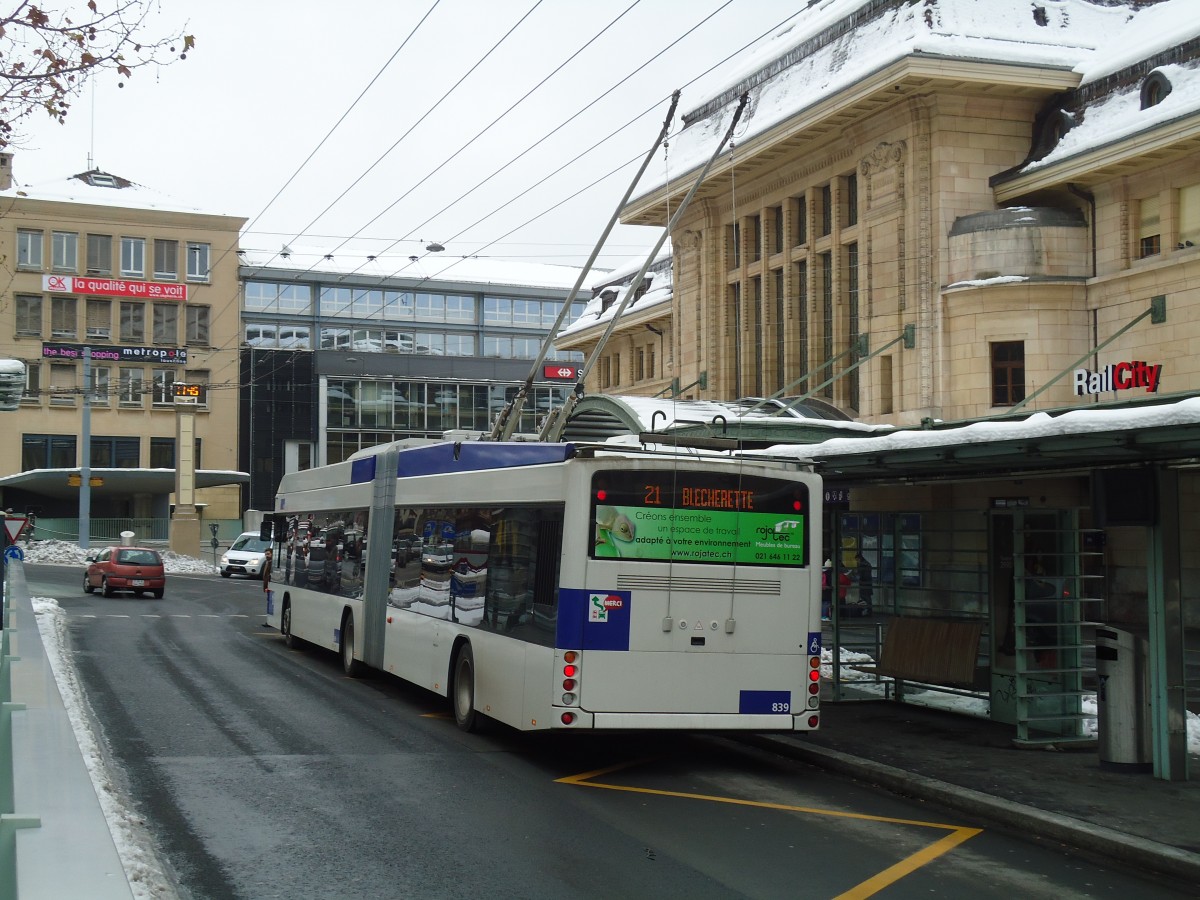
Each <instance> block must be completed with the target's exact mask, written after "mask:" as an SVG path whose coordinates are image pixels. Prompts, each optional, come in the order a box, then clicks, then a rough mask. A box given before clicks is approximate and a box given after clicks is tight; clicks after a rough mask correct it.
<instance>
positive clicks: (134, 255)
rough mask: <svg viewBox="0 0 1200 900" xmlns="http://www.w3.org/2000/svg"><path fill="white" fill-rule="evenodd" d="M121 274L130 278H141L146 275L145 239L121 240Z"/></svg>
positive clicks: (129, 238) (131, 238)
mask: <svg viewBox="0 0 1200 900" xmlns="http://www.w3.org/2000/svg"><path fill="white" fill-rule="evenodd" d="M121 274H122V275H125V276H127V277H129V278H141V277H142V276H143V275H145V274H146V239H145V238H139V237H123V238H121Z"/></svg>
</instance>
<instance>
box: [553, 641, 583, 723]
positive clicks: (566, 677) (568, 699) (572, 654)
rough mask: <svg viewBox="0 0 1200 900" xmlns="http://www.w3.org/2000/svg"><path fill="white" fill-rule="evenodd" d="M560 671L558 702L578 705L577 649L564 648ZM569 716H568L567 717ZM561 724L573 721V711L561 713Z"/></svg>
mask: <svg viewBox="0 0 1200 900" xmlns="http://www.w3.org/2000/svg"><path fill="white" fill-rule="evenodd" d="M560 666H561V668H560V670H559V671H560V673H561V677H562V694H561V695H560V696H559V700H558V702H559V704H560V705H562V706H578V705H579V682H580V677H579V670H580V665H579V651H578V650H564V651H563V653H562V659H561V662H560ZM568 717H569V718H568ZM562 721H563V724H564V725H570V724H571V723H572V722H574V721H575V714H574V713H564V714H563V720H562Z"/></svg>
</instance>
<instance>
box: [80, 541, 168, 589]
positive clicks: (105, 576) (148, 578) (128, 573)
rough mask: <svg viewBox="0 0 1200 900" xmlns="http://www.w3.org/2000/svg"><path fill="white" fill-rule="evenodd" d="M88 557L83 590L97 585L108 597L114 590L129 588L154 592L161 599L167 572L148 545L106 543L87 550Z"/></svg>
mask: <svg viewBox="0 0 1200 900" xmlns="http://www.w3.org/2000/svg"><path fill="white" fill-rule="evenodd" d="M87 560H88V567H87V571H86V572H84V573H83V591H84V593H85V594H90V593H91V592H92V591H94V590H96V588H99V589H100V590H101V591H102V592H103V594H104V596H105V597H111V596H112V595H113V594H115V593H116V592H117V591H130V592H131V593H134V594H154V596H155V597H156V598H159V599H162V595H163V591H164V590H165V588H166V586H167V576H166V573H165V572H164V571H163V560H162V557H161V556H159V553H158V551H157V550H152V549H150V548H149V547H106V548H105V549H103V550H96V551H95V552H93V553H89V554H88V556H87Z"/></svg>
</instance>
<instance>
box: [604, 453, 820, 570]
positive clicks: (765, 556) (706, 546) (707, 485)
mask: <svg viewBox="0 0 1200 900" xmlns="http://www.w3.org/2000/svg"><path fill="white" fill-rule="evenodd" d="M808 510H809V503H808V487H807V486H806V485H805V484H804V483H802V482H800V481H789V480H787V479H776V478H763V477H759V476H749V475H739V474H738V473H736V472H729V473H728V474H726V473H716V472H689V471H670V470H650V471H628V472H623V471H607V472H599V473H597V474H596V475H594V476H593V477H592V504H591V513H592V527H591V533H592V547H591V556H592V558H593V559H633V560H650V561H658V562H666V561H671V562H695V563H724V564H729V565H733V564H737V565H760V566H805V565H808Z"/></svg>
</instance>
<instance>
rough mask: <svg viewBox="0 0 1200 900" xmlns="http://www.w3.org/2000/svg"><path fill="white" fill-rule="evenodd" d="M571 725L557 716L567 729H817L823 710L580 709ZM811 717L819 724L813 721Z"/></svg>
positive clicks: (560, 726) (555, 725) (555, 724)
mask: <svg viewBox="0 0 1200 900" xmlns="http://www.w3.org/2000/svg"><path fill="white" fill-rule="evenodd" d="M576 715H577V718H576V719H575V721H574V722H573V723H572V724H570V725H564V724H563V723H562V722H561V721H560V720H559V719H557V718H555V719H553V723H554V724H553V727H555V728H561V729H563V730H564V731H570V730H579V729H585V730H586V729H595V730H597V731H816V730H817V725H819V724H820V719H819V713H817V712H816V711H815V710H810V711H808V712H806V713H804V714H803V715H799V716H793V715H790V714H787V713H784V714H782V715H762V716H746V715H738V714H723V713H592V714H589V713H586V712H582V711H578V712H577V713H576ZM810 717H812V718H816V719H817V725H810V724H809V719H810Z"/></svg>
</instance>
